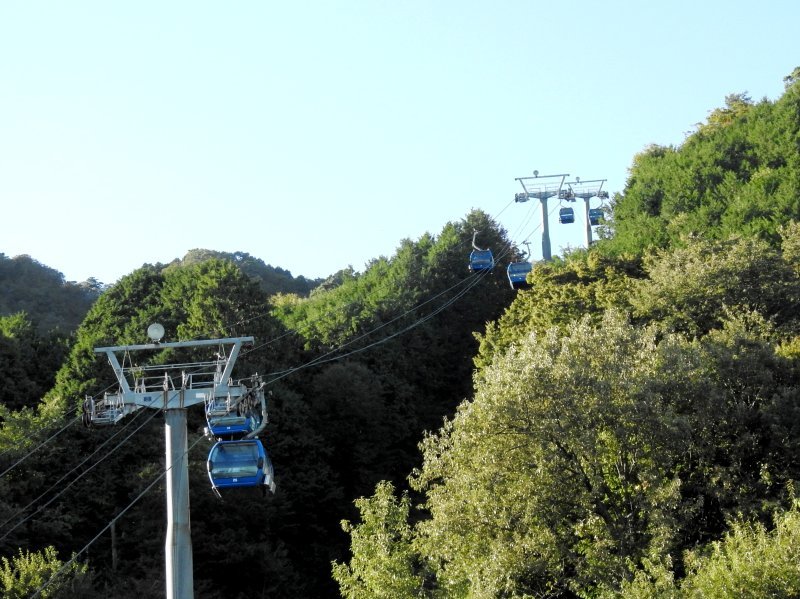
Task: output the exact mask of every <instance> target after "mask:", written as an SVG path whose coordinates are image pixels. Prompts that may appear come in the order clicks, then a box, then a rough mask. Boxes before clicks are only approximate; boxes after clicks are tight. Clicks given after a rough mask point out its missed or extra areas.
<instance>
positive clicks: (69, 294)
mask: <svg viewBox="0 0 800 599" xmlns="http://www.w3.org/2000/svg"><path fill="white" fill-rule="evenodd" d="M0 288H2V293H0V317H2V316H12V315H14V314H19V313H21V312H24V313H25V314H26V315H27V317H28V318H29V319H30V320H31V321H32V322H34V323H35V324H36V328H37V329H38V330H39V332H40V333H49V332H51V331H59V332H61V333H70V332H72V331H74V330H75V329H76V328H77V327H78V325H79V324H80V323H81V321H82V320H83V317H84V316H85V315H86V312H87V311H88V310H89V306H91V305H92V302H94V300H95V299H97V296H98V295H100V293H101V292H102V290H103V284H102V283H100V282H99V281H97V280H96V279H89V280H88V281H83V282H82V283H75V282H73V281H65V280H64V275H62V274H61V273H60V272H58V271H57V270H55V269H53V268H50V267H49V266H45V265H44V264H40V263H39V262H37V261H36V260H34V259H33V258H31V257H30V256H15V257H13V258H9V257H8V256H6V255H5V254H2V253H0Z"/></svg>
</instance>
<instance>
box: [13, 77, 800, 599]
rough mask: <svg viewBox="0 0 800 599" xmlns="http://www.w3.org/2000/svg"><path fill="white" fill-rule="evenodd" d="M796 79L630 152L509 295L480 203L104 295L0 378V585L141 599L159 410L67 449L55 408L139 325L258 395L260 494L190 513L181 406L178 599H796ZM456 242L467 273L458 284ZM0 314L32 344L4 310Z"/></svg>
mask: <svg viewBox="0 0 800 599" xmlns="http://www.w3.org/2000/svg"><path fill="white" fill-rule="evenodd" d="M798 75H800V70H797V71H795V73H794V74H793V75H792V76H790V77H788V78H787V80H786V85H787V87H786V91H785V93H784V94H783V96H782V97H781V98H779V99H777V100H776V101H774V102H772V101H768V100H762V101H760V102H757V103H754V102H752V101H751V100H749V99H748V98H747V96H746V95H745V94H735V95H733V96H730V97H729V98H728V100H727V103H726V106H725V107H724V108H721V109H718V110H714V111H712V112H711V113H710V115H709V118H708V120H707V122H705V123H703V124H700V125H698V128H697V130H696V131H695V132H694V133H692V134H691V135H689V136H688V137H687V138H686V140H685V142H684V143H683V144H681V145H680V146H679V147H661V146H653V147H651V148H648V149H646V150H645V151H644V152H643V153H642V154H640V155H638V156H636V157H634V159H633V163H632V165H631V170H630V177H629V179H628V181H627V184H626V187H625V189H624V190H623V192H622V193H620V194H618V195H617V196H616V197H615V198H614V200H613V202H612V204H611V205H610V206H609V207H608V215H607V224H606V229H605V232H604V238H603V239H601V241H600V242H598V243H597V244H595V245H594V246H592V248H591V250H589V251H586V250H579V251H573V252H570V253H568V254H567V255H566V256H563V257H561V258H557V259H555V260H553V261H552V262H549V263H540V264H537V265H536V266H535V268H534V270H533V272H532V273H531V274H530V276H529V282H530V283H531V287H530V289H527V290H521V291H514V290H512V289H511V288H510V286H509V285H508V281H507V279H506V276H505V266H506V265H507V263H508V260H509V259H510V258H511V251H510V246H509V240H508V239H507V238H506V233H505V231H504V230H502V229H501V228H500V227H499V226H498V225H497V224H496V223H495V222H494V221H493V220H492V218H491V217H490V216H488V215H487V214H485V213H483V212H481V211H479V210H476V211H473V212H471V213H469V214H468V215H466V217H465V218H463V219H461V220H459V221H457V222H451V223H448V224H447V225H446V226H444V228H443V229H442V230H441V231H440V232H438V233H437V234H428V235H424V236H422V237H421V238H419V239H417V240H410V239H409V240H404V241H403V242H402V243H401V244H400V246H399V247H398V248H397V251H396V253H395V254H394V255H393V256H391V257H388V258H384V257H382V258H376V259H375V260H374V261H372V262H371V263H370V264H369V265H367V267H366V268H365V270H364V271H363V272H361V273H359V272H355V271H353V270H352V269H345V270H342V271H340V272H338V273H335V274H333V275H331V277H330V278H329V279H328V280H326V281H324V282H319V281H315V282H308V283H309V285H308V286H306V285H304V283H303V281H299V282H298V287H296V288H293V287H275V286H271V285H270V284H269V283H265V282H266V281H269V280H271V279H270V277H271V276H273V275H277V277H278V279H280V278H281V277H283V278H284V279H285V280H289V279H292V277H291V275H290V274H289V273H286V272H282V271H280V269H272V267H267V265H264V263H263V262H261V261H260V260H258V259H255V258H252V257H250V256H248V255H246V254H241V253H239V254H233V255H228V254H224V253H219V252H213V251H208V250H196V251H193V252H190V255H188V256H187V257H186V258H185V259H184V260H182V261H176V262H174V263H172V264H169V265H146V266H144V267H142V268H141V269H138V270H136V271H135V272H133V273H131V274H129V275H128V276H126V277H123V278H122V279H121V280H120V281H119V282H118V283H116V284H115V285H113V286H111V287H110V288H109V289H107V290H106V291H105V292H104V293H103V294H102V295H101V296H100V297H99V298H98V299H97V300H96V301H95V302H94V304H93V305H92V306H91V308H90V309H89V311H88V313H87V314H86V317H85V318H84V319H83V321H82V322H81V324H80V326H79V327H78V329H77V332H76V333H75V336H74V338H73V339H71V340H70V341H69V343H68V344H67V343H65V345H64V346H63V347H64V352H65V353H64V355H63V358H59V359H58V360H57V363H59V364H61V366H60V369H59V370H58V372H57V374H56V375H55V376H54V377H51V380H49V381H48V380H34V378H35V377H34V376H33V375H32V373H31V372H29V371H26V370H25V369H24V368H19V366H21V365H22V364H24V361H20V360H17V361H16V362H15V364H16V365H17V366H18V368H17V369H16V370H9V371H8V372H7V373H4V374H5V375H6V376H7V378H8V383H7V384H8V385H9V388H14V389H15V393H14V396H13V397H14V399H13V400H9V401H5V399H4V402H5V405H4V406H2V409H1V410H0V416H2V419H3V421H2V425H1V426H0V473H1V474H0V556H2V557H3V558H4V559H3V561H2V563H0V588H3V590H4V593H5V594H6V595H7V596H29V595H30V594H31V593H32V592H33V591H35V590H36V589H37V588H39V587H40V586H41V585H42V584H44V582H45V581H46V580H47V578H48V577H49V574H50V573H52V572H55V571H57V570H58V568H59V567H60V565H61V564H64V563H66V560H68V559H69V557H70V555H71V554H72V552H81V553H80V554H79V555H78V559H77V561H76V562H75V563H73V564H71V565H69V566H68V567H66V568H65V572H64V573H63V574H62V576H61V578H60V579H59V580H58V581H57V582H56V583H55V584H54V585H53V586H51V587H50V590H51V591H52V590H53V589H54V588H57V589H60V595H58V596H62V597H88V598H91V597H109V596H113V597H120V598H125V597H142V596H144V597H151V596H160V595H161V594H162V593H163V586H164V563H163V561H164V556H163V553H164V550H163V539H164V522H165V519H166V518H165V513H164V512H165V506H164V496H163V493H164V489H163V482H162V481H160V480H159V479H158V476H159V474H160V473H161V472H163V468H164V457H163V443H164V441H163V437H164V433H163V417H162V416H161V414H160V413H159V412H158V411H150V410H142V411H140V412H137V413H136V414H134V415H131V416H129V417H127V418H126V419H125V420H123V422H122V423H120V424H119V425H118V426H116V427H108V428H99V429H93V430H85V429H84V428H82V427H81V426H80V409H79V407H80V405H81V402H82V400H83V398H84V396H85V395H87V394H88V395H91V396H95V397H100V396H102V393H103V392H104V391H106V390H108V389H112V388H113V387H114V375H113V373H112V372H111V368H110V366H109V365H108V364H106V363H104V360H102V359H101V358H99V357H98V356H97V355H96V354H94V352H93V348H95V347H98V346H105V345H112V344H113V345H122V344H133V343H142V342H144V341H145V340H146V336H145V331H146V329H147V326H148V325H149V324H151V323H153V322H159V323H161V324H162V325H163V326H164V328H165V329H166V336H165V339H167V340H178V339H180V340H189V339H207V338H217V337H226V336H235V335H253V336H254V337H255V339H256V342H255V344H254V345H253V347H251V348H249V349H247V350H246V351H244V352H243V354H242V356H241V357H240V358H239V361H238V363H237V373H236V376H237V377H247V376H250V375H251V374H255V373H258V374H259V375H261V376H262V377H263V380H264V381H265V382H266V384H267V390H268V397H269V424H268V426H267V429H266V431H265V434H264V435H263V440H264V444H265V446H266V447H267V450H268V451H269V453H270V456H271V457H272V461H273V463H274V466H275V472H276V481H277V491H276V493H275V494H274V495H271V496H268V497H266V498H263V497H261V494H260V493H257V492H256V493H254V494H252V495H250V494H247V493H242V494H241V495H238V496H237V497H236V498H235V500H225V501H220V500H218V499H217V498H216V497H215V495H214V494H213V493H212V492H211V490H210V488H209V481H208V477H207V475H206V458H207V453H208V449H209V447H210V445H211V443H210V441H207V440H205V439H203V438H202V429H203V427H204V426H205V419H204V418H203V414H202V410H199V409H198V410H196V411H192V410H190V411H189V429H190V446H192V444H193V443H194V442H195V441H197V446H196V447H195V448H194V449H193V450H192V451H191V452H190V454H189V461H190V477H191V510H192V539H193V553H194V575H195V576H194V578H195V592H196V595H197V596H198V597H203V598H211V599H214V598H222V597H225V598H226V599H228V598H238V597H241V598H244V597H254V596H255V597H287V598H288V597H292V598H294V597H336V596H342V597H347V598H369V597H386V598H403V597H429V598H444V597H447V598H450V597H465V598H466V597H474V598H490V597H498V598H500V597H505V598H511V597H520V598H522V597H552V598H572V597H612V596H614V597H619V596H622V597H631V598H646V597H647V598H656V597H665V598H666V597H670V598H675V597H684V596H686V597H689V596H692V597H715V596H717V597H740V596H752V597H763V596H773V597H795V596H797V589H798V588H800V566H798V564H800V550H798V542H797V541H798V539H800V519H799V518H798V513H799V512H798V510H800V504H799V503H798V497H797V491H796V484H797V483H796V481H797V480H798V475H800V318H798V316H797V315H798V313H799V312H798V308H800V204H798V197H800V196H799V195H798V194H800V81H798ZM474 230H479V231H481V240H482V244H483V245H486V246H487V247H491V248H492V249H493V250H495V253H496V255H497V256H498V257H499V262H498V264H497V266H496V267H495V268H494V270H492V271H489V272H488V273H470V272H469V271H468V270H467V257H468V255H469V252H470V249H471V240H472V234H473V231H474ZM259 273H261V274H259ZM264 275H268V276H266V277H265V276H264ZM284 275H286V276H284ZM278 279H275V280H278ZM0 324H2V325H3V331H4V335H5V338H7V339H14V338H17V337H20V336H24V335H28V339H29V341H28V342H26V344H27V345H26V347H34V346H35V344H34V343H32V342H30V339H33V338H34V337H33V333H32V327H33V325H32V324H31V323H30V322H29V321H27V320H26V319H25V317H24V316H22V315H19V316H15V317H13V319H6V320H4V321H3V322H2V323H0ZM15 336H16V337H15ZM4 347H5V346H4ZM8 347H11V346H8ZM20 348H21V346H18V347H17V351H18V352H19V351H21V349H20ZM0 349H1V348H0ZM12 349H13V348H12ZM4 351H5V350H4ZM9 351H11V350H9ZM26 351H27V350H26ZM161 357H162V358H170V359H172V360H174V361H177V362H180V361H188V360H190V359H191V358H193V357H197V356H196V355H194V354H192V353H189V352H178V351H175V352H174V353H172V354H167V353H165V354H164V355H162V356H161ZM31 359H39V360H44V359H45V356H41V355H36V352H34V354H31ZM47 359H48V360H49V362H48V364H50V366H49V368H51V372H52V367H53V365H52V363H53V359H54V358H53V357H52V356H51V358H47ZM43 368H47V365H45V366H43ZM53 379H54V380H53ZM20 381H22V382H20ZM26 393H27V394H28V395H27V400H26V401H22V400H21V399H20V398H24V397H25V396H26ZM39 400H40V401H39ZM23 406H26V407H24V408H23ZM20 408H22V409H20ZM343 521H344V522H343ZM112 522H113V526H111V527H108V528H106V527H107V526H108V525H109V523H112ZM14 593H16V594H14Z"/></svg>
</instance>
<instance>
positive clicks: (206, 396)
mask: <svg viewBox="0 0 800 599" xmlns="http://www.w3.org/2000/svg"><path fill="white" fill-rule="evenodd" d="M147 334H148V336H149V337H150V340H151V341H152V342H151V343H148V344H145V345H121V346H115V347H97V348H95V350H94V351H95V353H98V354H105V355H106V357H107V358H108V361H109V363H110V364H111V367H112V368H113V369H114V374H115V375H116V377H117V381H118V383H119V389H118V391H117V392H116V393H106V394H105V395H104V397H103V399H101V400H98V401H95V400H94V399H92V398H87V399H86V401H85V402H84V405H83V418H84V423H85V424H87V425H88V424H94V425H110V424H116V423H117V422H119V421H120V420H121V419H122V418H123V417H124V416H126V415H127V414H131V413H133V412H136V411H137V410H140V409H142V408H151V409H155V410H163V412H164V432H165V435H164V438H165V456H166V478H167V485H166V487H167V489H166V492H167V534H166V542H165V546H164V551H165V565H166V583H167V584H166V588H167V594H166V596H167V599H193V598H194V581H193V579H192V539H191V527H190V522H189V459H188V448H187V432H186V410H187V408H189V407H191V406H193V405H197V404H205V405H206V407H207V410H208V406H215V405H217V406H218V405H220V404H225V405H228V406H231V407H232V408H234V409H235V407H236V406H237V404H238V403H239V402H242V401H244V400H245V399H247V401H252V398H253V396H254V395H256V396H258V395H260V397H259V398H258V400H259V401H260V402H261V403H262V405H263V402H264V398H263V393H264V391H263V387H264V386H263V385H261V384H256V385H254V387H253V388H252V389H250V388H248V387H246V386H245V385H244V384H241V383H237V384H234V383H233V380H232V379H231V373H232V372H233V366H234V364H235V363H236V359H237V358H238V356H239V352H240V351H241V349H242V346H243V345H245V344H252V343H253V337H230V338H226V339H205V340H197V341H179V342H173V343H161V338H162V337H163V335H164V327H162V326H161V325H160V324H153V325H150V327H149V328H148V329H147ZM202 347H208V348H218V349H217V351H218V353H217V355H216V358H215V359H213V360H208V361H200V362H188V363H179V364H146V365H144V366H138V365H133V363H132V354H134V353H143V352H158V351H162V350H165V349H171V348H202ZM119 355H122V356H123V358H122V364H120V359H119V357H118V356H119ZM126 364H127V365H126ZM254 378H256V379H257V377H254ZM254 382H256V383H258V381H254Z"/></svg>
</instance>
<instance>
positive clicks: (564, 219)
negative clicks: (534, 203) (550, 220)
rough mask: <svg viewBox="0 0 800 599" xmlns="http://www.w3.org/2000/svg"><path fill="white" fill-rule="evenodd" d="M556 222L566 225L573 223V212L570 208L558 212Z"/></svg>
mask: <svg viewBox="0 0 800 599" xmlns="http://www.w3.org/2000/svg"><path fill="white" fill-rule="evenodd" d="M558 222H560V223H561V224H562V225H568V224H570V223H574V222H575V211H574V210H573V209H572V208H562V209H561V210H559V211H558Z"/></svg>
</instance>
